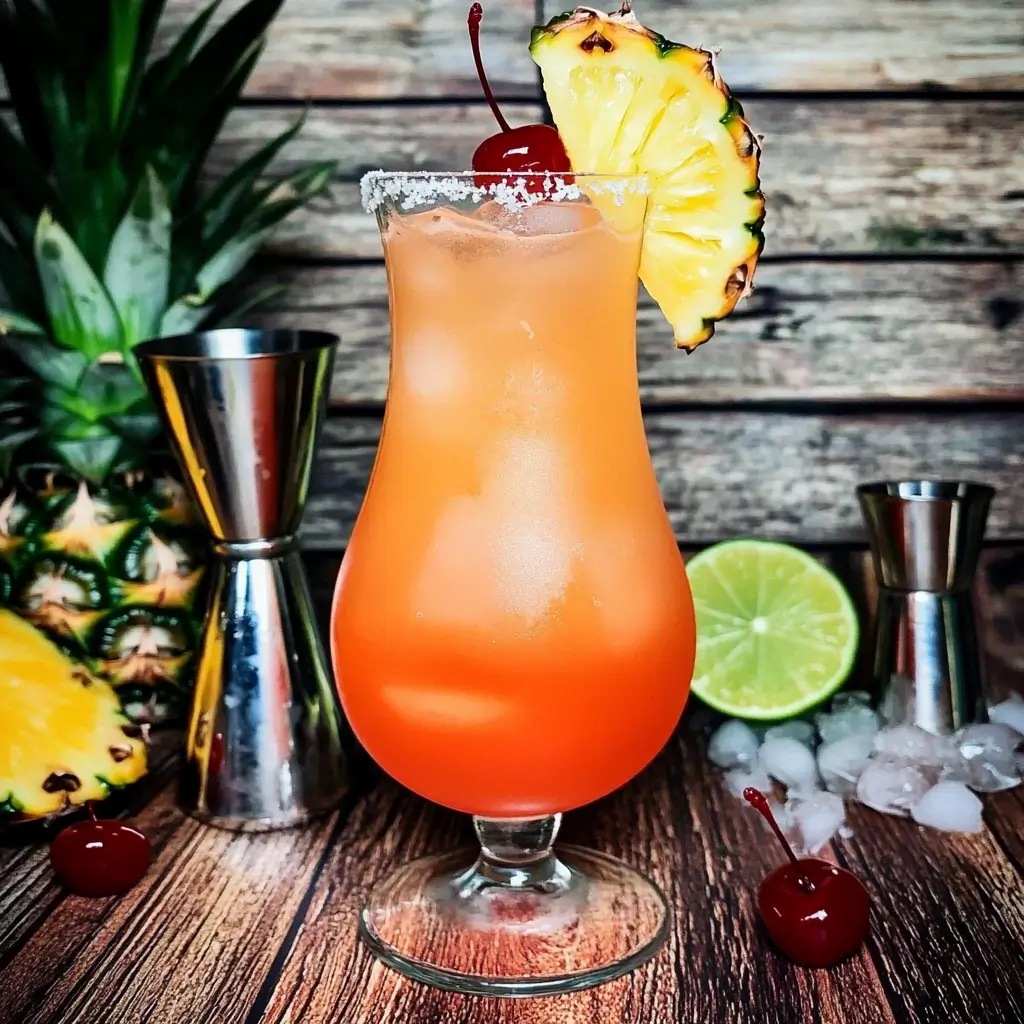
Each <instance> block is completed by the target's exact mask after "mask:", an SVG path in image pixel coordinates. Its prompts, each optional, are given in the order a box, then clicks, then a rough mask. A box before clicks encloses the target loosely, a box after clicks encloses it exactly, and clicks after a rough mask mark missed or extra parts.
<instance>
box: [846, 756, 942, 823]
mask: <svg viewBox="0 0 1024 1024" xmlns="http://www.w3.org/2000/svg"><path fill="white" fill-rule="evenodd" d="M934 783H935V770H934V768H931V767H925V766H921V765H917V764H911V763H910V762H909V761H906V760H904V759H903V758H899V757H892V756H890V755H886V754H882V755H880V756H878V757H876V758H874V759H873V760H872V761H871V762H869V764H868V766H867V767H866V768H865V769H864V771H863V772H862V773H861V777H860V778H859V779H858V780H857V799H858V800H859V801H860V802H861V803H862V804H865V805H866V806H868V807H871V808H873V809H874V810H876V811H881V812H882V813H883V814H906V813H907V812H908V811H909V810H910V808H911V807H913V806H914V804H916V803H917V802H918V800H920V799H921V797H923V796H924V795H925V793H927V792H928V790H929V789H931V787H932V785H933V784H934Z"/></svg>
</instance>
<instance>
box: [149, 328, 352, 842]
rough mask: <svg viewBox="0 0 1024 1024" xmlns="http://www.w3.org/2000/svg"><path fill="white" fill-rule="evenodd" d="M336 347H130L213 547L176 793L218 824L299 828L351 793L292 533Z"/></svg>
mask: <svg viewBox="0 0 1024 1024" xmlns="http://www.w3.org/2000/svg"><path fill="white" fill-rule="evenodd" d="M337 341H338V339H337V338H336V337H334V336H333V335H330V334H322V333H318V332H309V331H243V330H222V331H210V332H207V333H203V334H192V335H185V336H182V337H177V338H161V339H158V340H155V341H149V342H146V343H144V344H142V345H139V346H138V347H137V348H136V349H135V354H136V355H137V356H138V359H139V363H140V366H141V367H142V372H143V376H144V377H145V379H146V383H147V384H148V386H149V389H150V393H151V394H152V397H153V400H154V402H155V404H156V406H157V408H158V409H159V410H160V412H161V414H162V416H163V420H164V423H165V425H166V427H167V431H168V434H169V437H170V439H171V444H172V447H173V449H174V452H175V454H176V456H177V458H178V461H179V462H180V464H181V467H182V470H183V471H184V474H185V477H186V479H187V480H188V482H189V484H190V486H191V489H192V492H193V495H194V497H195V500H196V503H197V504H198V506H199V508H200V509H201V511H202V515H203V518H204V519H205V521H206V525H207V527H208V528H209V531H210V533H211V535H212V537H213V549H214V552H215V554H216V556H217V557H216V559H215V562H216V564H215V565H214V566H213V567H212V569H213V579H212V584H211V591H210V603H209V608H208V614H207V618H206V627H205V631H204V634H203V638H202V643H201V647H200V654H199V665H198V671H197V675H196V689H195V696H194V698H193V705H192V713H191V717H190V721H189V731H188V741H187V753H186V764H185V770H184V773H183V777H182V784H181V789H180V796H179V800H180V802H181V804H182V806H183V808H184V809H185V810H186V811H188V812H189V813H190V814H192V815H194V816H195V817H196V818H199V819H200V820H202V821H204V822H206V823H208V824H210V825H215V826H218V827H220V828H227V829H236V830H246V831H248V830H253V831H258V830H261V829H272V828H284V827H287V826H290V825H296V824H298V823H300V822H302V821H305V820H306V819H308V818H310V817H313V816H314V815H316V814H320V813H323V812H325V811H328V810H330V809H331V808H333V807H334V806H336V805H337V803H338V801H339V800H340V799H341V797H342V795H343V794H344V792H345V790H346V787H347V773H346V765H345V759H344V754H343V752H342V746H341V712H340V709H339V707H338V703H337V698H336V696H335V692H334V687H333V685H332V681H331V676H330V673H329V671H328V668H327V659H326V657H325V654H324V649H323V646H322V644H321V642H320V638H319V635H318V633H317V629H316V623H315V620H314V612H313V604H312V601H311V599H310V594H309V587H308V585H307V582H306V577H305V573H304V570H303V566H302V562H301V559H300V556H299V553H298V548H297V542H296V531H297V530H298V527H299V521H300V519H301V518H302V513H303V509H304V506H305V503H306V496H307V493H308V490H309V478H310V473H311V471H312V467H313V455H314V447H315V444H316V440H317V436H318V434H319V432H320V427H321V424H322V422H323V418H324V410H325V406H326V401H327V392H328V387H329V384H330V379H331V369H332V366H333V363H334V352H335V348H336V345H337Z"/></svg>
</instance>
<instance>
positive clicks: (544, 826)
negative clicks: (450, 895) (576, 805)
mask: <svg viewBox="0 0 1024 1024" xmlns="http://www.w3.org/2000/svg"><path fill="white" fill-rule="evenodd" d="M561 824H562V816H561V815H560V814H554V815H551V816H550V817H547V818H474V819H473V827H474V829H476V835H477V839H479V840H480V856H479V857H478V858H477V861H476V864H474V865H473V867H472V868H471V869H470V870H469V871H468V872H466V874H465V875H463V876H462V878H461V879H460V880H459V888H460V889H462V890H463V891H464V892H465V891H466V890H467V889H469V890H472V891H476V892H479V891H480V890H481V889H489V888H494V887H497V888H501V889H506V890H509V889H512V890H517V891H524V890H525V891H531V892H540V893H556V892H562V891H564V890H566V889H567V888H568V887H569V885H570V882H571V875H570V871H569V869H568V868H567V867H566V866H565V865H564V864H563V863H562V862H561V861H560V860H559V859H558V858H557V857H556V856H555V853H554V851H553V850H552V844H553V843H554V841H555V836H556V835H558V828H559V826H560V825H561Z"/></svg>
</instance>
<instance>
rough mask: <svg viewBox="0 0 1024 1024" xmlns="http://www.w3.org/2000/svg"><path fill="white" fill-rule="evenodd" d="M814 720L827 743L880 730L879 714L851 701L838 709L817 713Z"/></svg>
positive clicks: (871, 734)
mask: <svg viewBox="0 0 1024 1024" xmlns="http://www.w3.org/2000/svg"><path fill="white" fill-rule="evenodd" d="M814 720H815V724H816V725H817V726H818V732H819V734H820V735H821V738H822V739H823V740H824V741H825V742H826V743H834V742H835V741H836V740H841V739H845V738H846V737H847V736H874V735H875V733H876V732H878V715H876V714H875V713H874V711H872V710H871V708H869V707H865V706H864V705H863V704H853V703H849V704H847V705H846V706H845V707H841V708H840V709H839V710H838V711H831V712H829V713H827V714H826V713H821V714H818V715H815V719H814Z"/></svg>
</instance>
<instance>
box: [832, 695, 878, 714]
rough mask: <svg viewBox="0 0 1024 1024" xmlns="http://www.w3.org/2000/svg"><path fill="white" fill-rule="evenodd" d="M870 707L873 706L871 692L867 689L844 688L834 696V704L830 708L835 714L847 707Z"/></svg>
mask: <svg viewBox="0 0 1024 1024" xmlns="http://www.w3.org/2000/svg"><path fill="white" fill-rule="evenodd" d="M856 707H861V708H869V707H871V694H870V693H868V691H867V690H844V691H843V692H842V693H837V694H836V695H835V696H834V697H833V698H832V705H831V707H830V708H829V710H830V711H831V712H832V713H833V714H835V712H837V711H845V710H846V709H847V708H856Z"/></svg>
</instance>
